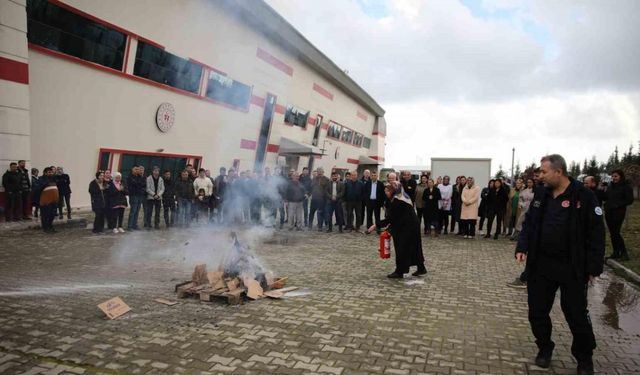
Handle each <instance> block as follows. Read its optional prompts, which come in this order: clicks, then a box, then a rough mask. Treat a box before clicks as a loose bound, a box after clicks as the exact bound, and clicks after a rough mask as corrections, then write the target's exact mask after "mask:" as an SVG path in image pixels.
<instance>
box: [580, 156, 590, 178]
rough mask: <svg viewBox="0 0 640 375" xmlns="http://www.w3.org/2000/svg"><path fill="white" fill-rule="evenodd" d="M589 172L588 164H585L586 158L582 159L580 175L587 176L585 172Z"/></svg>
mask: <svg viewBox="0 0 640 375" xmlns="http://www.w3.org/2000/svg"><path fill="white" fill-rule="evenodd" d="M588 170H589V164H587V158H585V159H584V163H582V174H586V175H588V174H589V173H587V171H588Z"/></svg>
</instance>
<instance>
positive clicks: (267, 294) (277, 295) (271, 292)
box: [264, 290, 284, 299]
mask: <svg viewBox="0 0 640 375" xmlns="http://www.w3.org/2000/svg"><path fill="white" fill-rule="evenodd" d="M264 295H265V297H269V298H274V299H280V298H282V297H284V293H282V292H278V291H277V290H269V291H266V292H264Z"/></svg>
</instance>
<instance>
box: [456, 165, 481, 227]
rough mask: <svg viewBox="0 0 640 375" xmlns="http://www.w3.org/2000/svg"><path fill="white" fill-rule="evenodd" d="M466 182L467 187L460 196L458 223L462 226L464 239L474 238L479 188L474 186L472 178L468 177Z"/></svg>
mask: <svg viewBox="0 0 640 375" xmlns="http://www.w3.org/2000/svg"><path fill="white" fill-rule="evenodd" d="M466 180H467V186H465V187H464V189H462V194H461V195H460V199H461V201H462V209H461V211H460V222H461V223H462V226H463V231H462V233H463V234H464V238H475V237H476V221H477V220H478V207H479V205H480V186H478V185H475V184H474V182H475V180H474V178H473V177H469V178H467V179H466Z"/></svg>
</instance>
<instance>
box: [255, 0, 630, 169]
mask: <svg viewBox="0 0 640 375" xmlns="http://www.w3.org/2000/svg"><path fill="white" fill-rule="evenodd" d="M267 2H268V3H269V4H270V5H271V6H272V7H274V8H275V9H276V10H277V11H278V12H279V13H280V14H281V15H282V16H283V17H285V18H286V19H287V20H288V21H289V22H290V23H291V24H293V26H295V27H296V28H297V29H298V30H299V31H300V32H301V33H302V34H303V35H304V36H305V37H307V39H309V40H310V41H311V42H312V43H313V44H314V45H315V46H316V47H318V48H319V49H320V50H321V51H323V52H324V53H325V54H326V55H327V56H328V57H329V58H331V59H332V60H333V61H334V62H335V63H336V64H337V65H338V66H340V67H341V68H343V69H346V70H348V71H349V75H350V76H351V77H352V78H353V79H354V80H355V81H356V82H358V84H360V86H362V87H363V88H364V89H365V90H367V92H369V93H370V94H371V95H372V96H373V97H374V98H375V99H376V100H377V101H378V103H380V104H381V105H382V107H383V108H384V109H385V110H386V111H387V113H386V116H385V117H386V119H387V124H388V135H387V138H386V143H387V145H386V163H387V165H407V164H411V165H413V164H416V162H420V160H422V161H423V162H424V163H425V164H428V163H429V162H430V158H431V157H490V158H492V159H493V172H494V173H495V171H496V170H497V169H498V165H499V164H502V165H503V167H504V169H505V170H507V169H510V167H511V149H512V148H513V147H515V148H516V162H517V161H518V160H519V161H520V164H521V165H523V166H524V165H525V164H530V163H531V162H532V161H538V160H539V158H540V156H542V155H544V154H547V153H560V154H562V155H564V156H565V158H566V159H567V161H570V160H583V159H584V158H585V157H590V156H591V155H596V156H597V157H598V159H601V160H606V158H607V157H608V156H609V155H610V154H611V152H612V151H613V149H614V147H615V146H616V145H618V146H619V147H620V149H621V151H622V150H626V149H627V148H628V147H629V145H630V144H632V143H633V144H634V146H636V147H637V142H638V141H639V140H640V32H638V19H640V1H638V0H626V1H625V0H613V1H612V0H601V1H582V0H581V1H570V0H567V1H564V0H563V1H557V0H549V1H544V0H536V1H527V0H461V1H455V0H431V1H427V0H322V1H315V0H314V1H311V0H308V1H301V0H267Z"/></svg>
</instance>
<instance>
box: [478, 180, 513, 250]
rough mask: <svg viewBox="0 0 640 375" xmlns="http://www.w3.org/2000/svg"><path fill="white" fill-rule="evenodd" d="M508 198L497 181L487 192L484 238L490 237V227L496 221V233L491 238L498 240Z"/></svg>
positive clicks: (500, 182) (500, 181)
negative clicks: (485, 232) (486, 219)
mask: <svg viewBox="0 0 640 375" xmlns="http://www.w3.org/2000/svg"><path fill="white" fill-rule="evenodd" d="M508 200H509V197H508V196H507V191H506V190H505V189H503V188H502V180H500V179H497V180H496V181H495V183H494V184H493V189H492V190H491V191H490V192H489V195H488V196H487V217H488V221H487V234H485V235H484V238H490V237H491V227H492V226H493V221H494V220H495V221H496V232H495V234H494V236H493V239H494V240H497V239H498V236H499V235H500V230H501V226H502V222H503V218H504V213H505V210H506V208H507V201H508Z"/></svg>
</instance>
